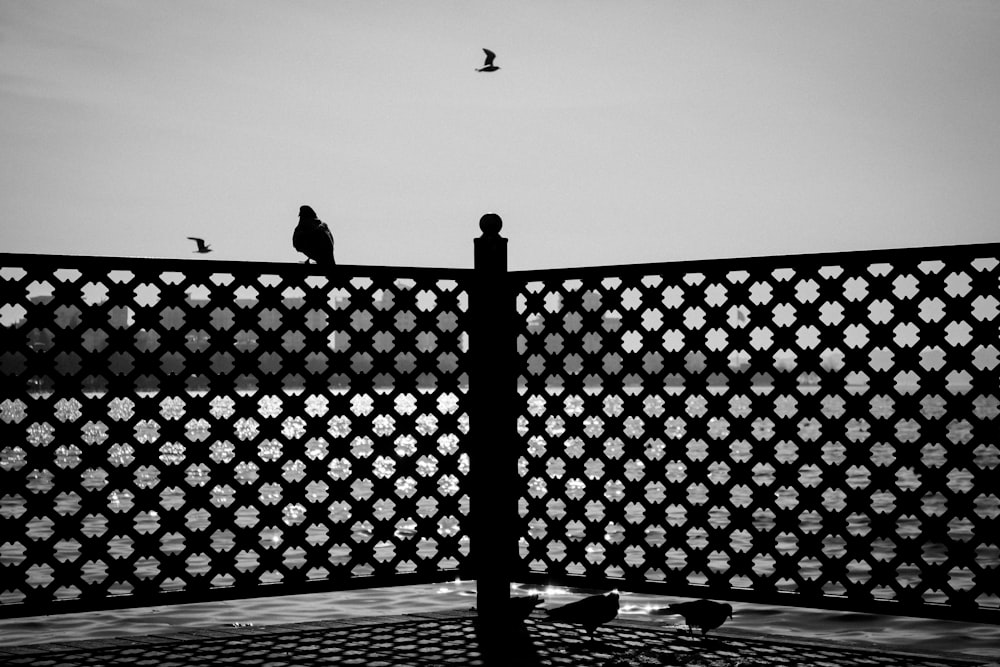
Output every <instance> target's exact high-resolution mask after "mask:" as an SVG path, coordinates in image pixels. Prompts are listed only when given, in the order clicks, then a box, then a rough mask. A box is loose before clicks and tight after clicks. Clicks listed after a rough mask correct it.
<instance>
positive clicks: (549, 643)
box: [0, 611, 986, 667]
mask: <svg viewBox="0 0 1000 667" xmlns="http://www.w3.org/2000/svg"><path fill="white" fill-rule="evenodd" d="M505 647H506V648H507V649H509V650H510V651H511V652H513V653H514V654H516V656H517V657H510V656H509V655H508V657H506V658H504V659H502V660H499V661H497V660H494V661H487V660H486V659H485V658H484V656H483V654H482V652H481V650H480V644H479V640H478V638H477V633H476V623H475V615H474V614H472V613H471V612H460V611H455V612H444V613H432V614H419V615H406V616H388V617H387V616H381V617H371V618H358V619H350V620H341V621H328V622H323V623H300V624H295V625H276V626H265V627H226V628H217V629H215V628H213V629H211V630H199V631H192V632H183V633H178V634H171V635H148V636H140V637H123V638H120V639H114V640H94V641H86V642H71V643H66V644H43V645H37V646H3V645H2V644H0V665H4V666H6V665H31V666H32V667H83V666H88V667H112V666H117V665H121V666H128V667H132V666H139V665H148V666H150V667H200V666H208V665H212V666H215V665H240V666H241V667H242V666H255V667H312V666H314V665H317V666H318V665H323V666H326V667H330V666H341V665H345V666H346V665H362V666H366V667H390V666H391V667H397V666H398V667H403V666H408V667H409V666H412V667H424V666H430V665H441V666H445V665H455V666H459V665H494V664H503V665H511V666H512V667H513V666H516V665H551V666H559V665H566V666H571V667H589V666H591V665H595V666H596V665H600V666H602V667H625V666H631V665H665V666H684V667H699V666H705V667H749V666H751V665H796V666H797V665H809V666H815V667H821V666H822V667H847V666H855V665H857V666H866V667H867V666H873V665H874V666H877V665H894V666H895V665H902V666H905V667H960V666H962V667H968V666H969V665H982V664H985V662H986V661H983V660H980V661H977V660H973V659H968V658H960V657H955V656H928V655H917V654H907V653H898V652H896V653H892V652H886V651H884V650H881V649H878V648H875V647H869V646H857V645H850V646H848V645H839V644H832V643H818V642H801V641H792V640H787V639H783V638H775V637H766V636H751V635H747V634H743V633H735V632H731V631H730V632H727V631H725V630H723V631H719V632H715V633H712V635H710V636H709V637H708V638H706V639H702V638H700V637H691V636H688V635H687V634H686V633H685V632H683V631H679V630H677V629H675V628H662V627H659V626H655V625H651V624H649V623H638V622H633V621H615V622H614V623H612V624H609V625H607V626H604V627H602V628H600V629H599V630H598V632H597V634H596V636H595V638H594V639H593V640H591V639H588V638H587V637H586V636H585V634H584V633H583V631H582V630H581V629H580V628H578V627H575V626H571V625H566V624H562V623H553V622H550V621H548V620H547V619H546V618H545V616H544V615H542V614H540V613H537V615H535V616H532V617H531V618H530V619H528V620H527V621H526V623H525V628H524V631H523V632H521V633H516V632H515V633H511V634H510V636H509V641H508V642H505Z"/></svg>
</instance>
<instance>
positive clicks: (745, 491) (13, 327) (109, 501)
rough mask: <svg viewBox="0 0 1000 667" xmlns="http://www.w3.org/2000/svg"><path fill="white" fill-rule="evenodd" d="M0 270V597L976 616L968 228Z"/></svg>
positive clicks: (982, 411)
mask: <svg viewBox="0 0 1000 667" xmlns="http://www.w3.org/2000/svg"><path fill="white" fill-rule="evenodd" d="M500 226H501V225H500V220H499V218H497V217H496V216H492V217H491V216H484V219H483V221H482V222H481V228H482V230H483V235H482V237H480V238H479V239H477V241H476V269H475V270H472V271H469V270H458V269H426V268H402V267H359V266H339V267H337V268H336V269H334V270H320V269H318V268H316V267H312V266H304V265H289V264H276V263H259V262H214V261H188V260H160V259H123V258H97V257H56V256H44V255H12V254H5V255H0V294H2V297H0V325H2V326H0V335H2V336H3V340H2V342H3V349H2V352H0V376H2V383H0V384H2V387H0V438H2V440H0V535H2V536H3V537H0V573H2V576H3V583H2V584H0V615H4V616H13V615H26V614H32V613H52V612H58V611H78V610H83V609H95V608H108V607H114V606H139V605H148V604H163V603H169V602H191V601H201V600H215V599H223V598H236V597H253V596H261V595H286V594H290V593H302V592H318V591H327V590H337V589H346V588H355V587H366V586H387V585H402V584H408V583H429V582H436V581H444V580H450V579H454V578H456V577H462V578H476V579H478V580H479V586H478V588H479V589H480V590H479V608H480V613H486V614H488V613H490V610H494V611H496V612H497V613H502V606H503V600H504V599H505V598H506V596H507V595H508V594H509V593H508V591H509V582H510V581H523V582H548V583H566V584H571V585H578V586H587V587H595V588H610V587H617V588H619V589H622V590H633V591H642V592H653V593H662V594H666V595H697V596H705V597H715V598H725V599H732V600H744V601H756V602H767V603H777V604H785V605H806V606H817V607H825V608H835V609H850V610H857V611H876V612H884V613H894V614H913V615H921V616H939V617H944V618H966V619H971V620H976V621H985V622H1000V551H998V542H997V538H996V536H997V535H1000V500H998V495H1000V465H998V464H1000V449H998V447H1000V442H998V441H997V433H998V432H1000V428H998V425H1000V407H998V406H1000V403H998V399H1000V388H998V385H1000V383H998V380H997V377H998V372H997V371H998V368H997V366H998V355H1000V351H998V347H1000V336H998V326H1000V315H998V312H1000V295H998V291H1000V290H998V283H1000V266H998V265H1000V260H998V258H1000V244H983V245H976V246H956V247H946V248H922V249H908V250H898V251H875V252H858V253H838V254H825V255H804V256H797V257H774V258H755V259H727V260H711V261H703V262H675V263H667V264H649V265H632V266H619V267H592V268H581V269H558V270H549V271H528V272H513V273H508V272H507V268H506V245H505V244H506V241H505V239H503V238H502V237H501V236H500V234H499V233H500Z"/></svg>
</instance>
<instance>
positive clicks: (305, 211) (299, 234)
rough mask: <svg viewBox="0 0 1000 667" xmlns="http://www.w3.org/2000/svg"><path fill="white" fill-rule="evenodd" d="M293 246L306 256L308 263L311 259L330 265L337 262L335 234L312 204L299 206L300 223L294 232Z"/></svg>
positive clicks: (317, 262)
mask: <svg viewBox="0 0 1000 667" xmlns="http://www.w3.org/2000/svg"><path fill="white" fill-rule="evenodd" d="M292 247H294V248H295V249H296V250H298V251H299V252H301V253H302V254H303V255H305V256H306V258H307V259H306V264H308V263H309V260H312V261H313V262H315V263H316V264H325V265H328V266H333V265H334V264H336V263H337V262H336V260H334V258H333V234H331V233H330V228H329V227H328V226H327V225H326V223H325V222H323V221H322V220H320V219H319V218H317V217H316V211H314V210H312V207H310V206H300V207H299V224H298V225H296V226H295V231H294V232H293V233H292Z"/></svg>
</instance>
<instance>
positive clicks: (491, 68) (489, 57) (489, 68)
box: [476, 49, 500, 72]
mask: <svg viewBox="0 0 1000 667" xmlns="http://www.w3.org/2000/svg"><path fill="white" fill-rule="evenodd" d="M483 53H485V54H486V62H484V63H483V66H482V67H477V68H476V71H477V72H495V71H497V70H498V69H500V68H499V67H498V66H497V65H494V64H493V59H494V58H496V57H497V54H495V53H493V52H492V51H490V50H489V49H483Z"/></svg>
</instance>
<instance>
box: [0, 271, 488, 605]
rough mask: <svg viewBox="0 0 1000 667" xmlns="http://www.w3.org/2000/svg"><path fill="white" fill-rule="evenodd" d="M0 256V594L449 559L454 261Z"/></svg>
mask: <svg viewBox="0 0 1000 667" xmlns="http://www.w3.org/2000/svg"><path fill="white" fill-rule="evenodd" d="M0 262H2V264H0V267H2V268H0V295H2V296H0V325H2V327H0V334H2V336H3V341H2V343H3V345H2V351H0V386H2V387H0V573H2V581H0V603H2V604H0V614H3V615H21V614H25V613H32V612H39V611H44V612H45V613H51V612H53V611H75V610H80V609H86V608H99V607H110V606H129V605H141V604H154V603H156V604H158V603H161V602H163V601H167V600H169V601H196V600H204V599H220V598H224V597H250V596H254V595H276V594H287V593H293V592H311V591H318V590H329V589H338V588H350V587H358V586H374V585H387V584H399V583H417V582H423V581H440V580H444V579H450V578H454V577H455V576H456V573H459V572H460V571H462V570H463V568H465V567H466V556H467V554H468V548H469V547H468V539H467V537H466V535H467V530H466V525H465V518H466V515H467V513H468V500H469V499H468V495H467V494H468V489H467V484H466V482H465V480H466V476H467V473H468V455H467V452H466V450H465V442H464V437H465V433H466V432H467V430H468V416H467V405H466V390H467V386H468V378H467V375H466V368H465V366H466V360H465V359H466V352H465V351H466V348H467V340H466V324H467V323H466V319H467V318H466V312H467V309H468V290H467V284H466V283H467V277H468V272H463V271H447V270H429V269H402V268H400V269H396V268H375V267H338V268H337V269H336V270H335V271H333V272H332V273H331V274H330V275H328V276H327V275H323V274H322V272H321V270H320V269H318V268H315V267H309V266H301V265H298V266H296V265H288V264H283V265H282V264H262V263H247V262H199V261H169V260H129V259H111V258H71V257H46V256H25V255H0ZM53 602H56V604H53Z"/></svg>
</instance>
